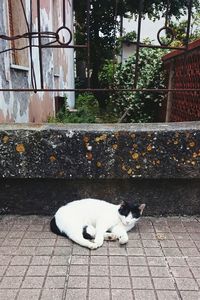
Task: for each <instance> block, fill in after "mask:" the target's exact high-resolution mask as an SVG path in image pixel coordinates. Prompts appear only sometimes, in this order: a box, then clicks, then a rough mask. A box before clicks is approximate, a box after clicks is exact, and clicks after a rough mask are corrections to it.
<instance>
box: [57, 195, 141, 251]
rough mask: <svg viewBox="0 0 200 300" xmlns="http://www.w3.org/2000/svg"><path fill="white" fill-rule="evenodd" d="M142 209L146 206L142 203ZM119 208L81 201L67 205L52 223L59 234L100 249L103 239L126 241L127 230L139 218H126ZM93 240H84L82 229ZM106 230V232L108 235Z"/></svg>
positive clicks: (89, 199)
mask: <svg viewBox="0 0 200 300" xmlns="http://www.w3.org/2000/svg"><path fill="white" fill-rule="evenodd" d="M142 205H143V207H141V210H143V209H144V206H145V204H142ZM119 208H120V205H115V204H111V203H108V202H105V201H102V200H97V199H91V198H88V199H82V200H77V201H73V202H70V203H68V204H67V205H65V206H62V207H60V208H59V209H58V211H57V212H56V214H55V222H56V225H57V227H58V228H59V230H60V231H61V232H62V233H65V234H66V235H67V236H68V237H69V238H70V239H71V240H73V241H74V242H76V243H78V244H79V245H81V246H84V247H87V248H89V249H96V248H98V247H100V246H102V244H103V241H104V239H112V240H116V239H119V242H120V244H125V243H127V242H128V235H127V231H129V230H130V229H132V228H133V227H134V226H135V224H136V222H137V220H138V219H134V218H133V217H132V214H131V213H129V214H128V216H127V217H125V216H122V215H120V214H119V212H118V210H119ZM85 226H88V227H87V233H89V234H90V235H91V236H92V237H94V241H90V240H87V239H85V238H84V237H83V228H84V227H85ZM107 231H109V232H107Z"/></svg>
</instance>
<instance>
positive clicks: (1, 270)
mask: <svg viewBox="0 0 200 300" xmlns="http://www.w3.org/2000/svg"><path fill="white" fill-rule="evenodd" d="M6 268H7V266H0V276H3V274H4V273H5V271H6Z"/></svg>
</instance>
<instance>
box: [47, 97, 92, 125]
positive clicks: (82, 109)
mask: <svg viewBox="0 0 200 300" xmlns="http://www.w3.org/2000/svg"><path fill="white" fill-rule="evenodd" d="M97 112H98V104H97V101H96V99H95V98H94V96H93V95H92V94H89V93H85V94H80V95H79V96H78V98H77V100H76V111H70V110H69V108H68V107H67V104H66V105H65V106H63V108H62V109H61V110H60V111H59V112H58V113H57V115H56V118H49V120H48V122H49V123H95V119H96V114H97Z"/></svg>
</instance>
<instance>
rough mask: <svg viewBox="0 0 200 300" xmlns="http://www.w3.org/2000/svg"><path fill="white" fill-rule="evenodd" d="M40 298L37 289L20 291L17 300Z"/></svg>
mask: <svg viewBox="0 0 200 300" xmlns="http://www.w3.org/2000/svg"><path fill="white" fill-rule="evenodd" d="M39 297H40V290H39V289H21V290H20V292H19V295H18V297H17V300H38V299H39Z"/></svg>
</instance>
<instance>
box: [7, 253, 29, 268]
mask: <svg viewBox="0 0 200 300" xmlns="http://www.w3.org/2000/svg"><path fill="white" fill-rule="evenodd" d="M31 258H32V257H31V256H30V255H27V256H25V255H20V256H19V255H16V256H14V257H13V258H12V260H11V265H13V266H26V265H29V264H30V262H31Z"/></svg>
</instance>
